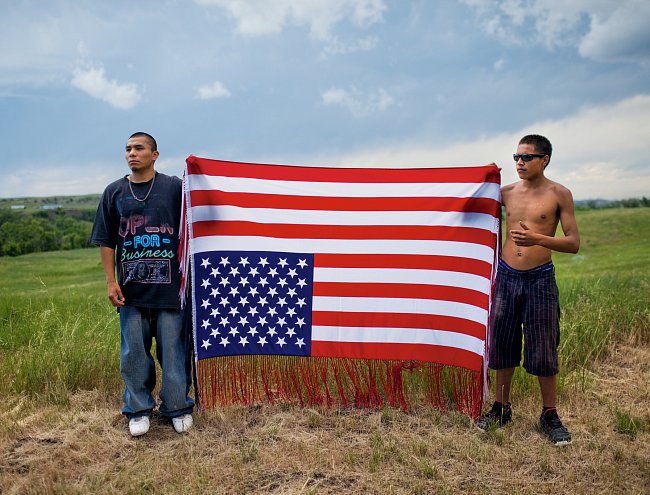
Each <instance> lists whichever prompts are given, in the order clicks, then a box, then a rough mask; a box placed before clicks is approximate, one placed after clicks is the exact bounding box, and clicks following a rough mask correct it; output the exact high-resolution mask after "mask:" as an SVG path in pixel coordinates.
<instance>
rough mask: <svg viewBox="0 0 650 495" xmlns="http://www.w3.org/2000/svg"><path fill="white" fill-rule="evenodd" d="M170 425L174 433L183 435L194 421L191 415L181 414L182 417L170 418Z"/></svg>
mask: <svg viewBox="0 0 650 495" xmlns="http://www.w3.org/2000/svg"><path fill="white" fill-rule="evenodd" d="M172 424H173V425H174V429H175V430H176V433H185V432H186V431H187V430H189V429H190V428H192V425H193V424H194V420H193V419H192V415H191V414H183V415H182V416H178V417H176V418H172Z"/></svg>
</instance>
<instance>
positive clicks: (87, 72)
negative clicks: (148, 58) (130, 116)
mask: <svg viewBox="0 0 650 495" xmlns="http://www.w3.org/2000/svg"><path fill="white" fill-rule="evenodd" d="M71 84H72V85H73V86H74V87H76V88H78V89H80V90H82V91H84V92H85V93H88V94H89V95H90V96H92V97H93V98H97V99H98V100H102V101H105V102H106V103H109V104H110V105H112V106H114V107H116V108H121V109H125V110H128V109H130V108H133V107H134V106H135V105H136V104H137V103H138V101H140V92H139V90H138V86H137V85H136V84H131V83H127V84H119V83H117V82H116V81H110V80H108V79H107V78H106V75H105V74H104V68H103V67H100V68H98V69H97V68H89V69H79V68H78V69H75V70H74V77H73V78H72V81H71Z"/></svg>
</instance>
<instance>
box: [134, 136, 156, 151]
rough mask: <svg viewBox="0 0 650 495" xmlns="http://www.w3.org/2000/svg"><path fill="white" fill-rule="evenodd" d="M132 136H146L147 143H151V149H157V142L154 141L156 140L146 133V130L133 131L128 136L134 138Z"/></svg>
mask: <svg viewBox="0 0 650 495" xmlns="http://www.w3.org/2000/svg"><path fill="white" fill-rule="evenodd" d="M134 137H144V138H147V140H148V141H149V144H150V145H151V151H158V143H156V140H155V139H154V138H153V136H152V135H151V134H147V133H146V132H134V133H133V134H131V135H130V136H129V139H131V138H134Z"/></svg>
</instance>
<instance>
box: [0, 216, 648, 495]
mask: <svg viewBox="0 0 650 495" xmlns="http://www.w3.org/2000/svg"><path fill="white" fill-rule="evenodd" d="M577 218H578V224H579V227H580V233H581V238H582V247H581V250H580V253H579V254H578V255H555V256H554V259H555V263H556V267H557V270H556V273H557V278H558V285H559V288H560V293H561V304H562V306H563V317H562V342H561V348H560V356H561V374H560V380H559V385H560V390H559V402H560V404H559V406H560V410H561V415H562V418H563V421H565V424H567V425H568V427H569V429H570V430H571V432H572V434H573V436H574V441H573V444H572V445H571V446H569V447H565V448H560V449H558V448H556V447H553V446H551V445H550V443H549V442H548V441H547V440H546V439H545V438H544V437H543V436H542V434H541V433H540V432H539V431H538V429H537V426H536V424H537V420H538V415H539V407H540V402H539V391H538V386H537V380H536V379H535V378H534V377H530V376H528V375H526V374H525V373H523V372H518V373H517V374H516V375H515V381H514V384H513V394H512V397H513V409H514V411H515V413H514V420H513V423H512V424H510V425H508V426H507V427H506V428H503V429H499V430H495V431H488V432H487V433H479V432H478V431H477V430H476V429H475V428H474V426H473V425H472V423H471V421H470V419H469V418H468V417H466V416H462V415H460V414H458V413H455V412H453V410H452V411H449V412H440V411H438V410H435V409H433V408H431V407H429V406H422V407H415V408H414V409H413V410H412V411H409V412H403V411H401V410H399V409H391V408H384V409H382V410H379V411H372V410H361V409H342V410H339V409H337V410H330V409H317V408H316V409H311V408H304V409H301V408H298V407H293V406H286V405H274V406H272V405H265V406H258V405H254V406H230V407H217V408H215V409H213V410H210V411H206V412H204V413H202V414H195V426H194V428H192V430H190V432H189V433H187V434H184V435H178V434H176V433H175V432H174V431H173V429H172V427H171V425H170V424H168V423H166V422H165V421H163V420H162V419H161V418H159V417H158V416H154V417H153V418H152V429H151V431H150V432H149V433H148V434H147V435H145V436H144V437H139V438H138V439H133V438H131V437H130V436H129V434H128V429H127V426H126V420H125V419H124V418H123V417H122V416H121V415H120V414H119V407H120V396H121V388H122V384H121V378H120V376H119V364H118V360H119V329H118V319H117V314H116V312H115V310H114V309H113V308H112V307H111V306H110V304H109V303H108V301H107V299H106V296H105V284H104V280H103V279H104V276H103V271H102V268H101V265H100V262H99V253H98V251H97V250H96V249H84V250H76V251H66V252H54V253H39V254H32V255H25V256H20V257H17V258H0V376H1V377H2V380H0V397H2V398H3V401H2V403H0V493H30V494H31V493H33V494H41V493H53V494H61V495H63V494H65V495H70V494H85V493H106V494H113V493H120V494H122V493H132V494H140V493H162V494H174V495H176V494H191V495H194V494H197V495H198V494H203V493H238V494H249V493H260V494H262V493H263V494H268V493H304V494H315V493H336V494H339V493H351V494H364V495H365V494H368V493H371V494H382V495H383V494H387V493H388V494H407V493H408V494H428V493H438V494H453V493H476V494H491V493H521V494H531V495H532V494H535V495H539V494H557V493H567V492H569V493H576V494H591V493H617V494H618V493H630V494H640V493H648V490H649V488H650V448H649V447H648V446H649V445H650V411H649V410H648V403H650V385H649V384H650V365H649V364H648V363H650V306H649V304H648V300H649V298H648V295H649V294H650V290H649V289H650V287H649V286H650V248H649V245H650V209H648V208H646V209H641V208H638V209H621V210H614V209H612V210H589V211H579V212H577Z"/></svg>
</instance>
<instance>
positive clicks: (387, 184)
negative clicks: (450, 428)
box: [185, 156, 500, 370]
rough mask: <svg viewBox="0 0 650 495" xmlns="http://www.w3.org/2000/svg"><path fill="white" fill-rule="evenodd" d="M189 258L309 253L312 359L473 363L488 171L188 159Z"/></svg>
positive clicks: (485, 251)
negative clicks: (216, 254)
mask: <svg viewBox="0 0 650 495" xmlns="http://www.w3.org/2000/svg"><path fill="white" fill-rule="evenodd" d="M185 182H186V184H185V188H186V195H185V199H186V201H187V203H188V210H187V220H188V229H189V233H190V236H189V241H190V251H191V254H197V253H202V252H210V251H221V250H225V251H283V252H306V253H314V265H315V266H314V288H313V315H312V317H313V321H312V323H313V325H312V355H313V356H329V357H352V358H370V359H409V360H410V359H418V360H422V361H430V362H438V363H441V364H449V365H455V366H462V367H465V368H469V369H473V370H480V369H481V368H482V365H483V357H484V352H485V338H486V327H487V323H488V308H489V299H490V292H491V280H492V276H493V272H494V261H495V253H496V246H497V232H498V229H499V219H500V190H499V182H500V176H499V171H498V169H497V167H496V166H494V165H489V166H484V167H462V168H442V169H441V168H437V169H368V168H362V169H351V168H313V167H293V166H280V165H259V164H245V163H235V162H223V161H217V160H209V159H203V158H197V157H193V156H190V157H189V158H188V159H187V169H186V179H185Z"/></svg>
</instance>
